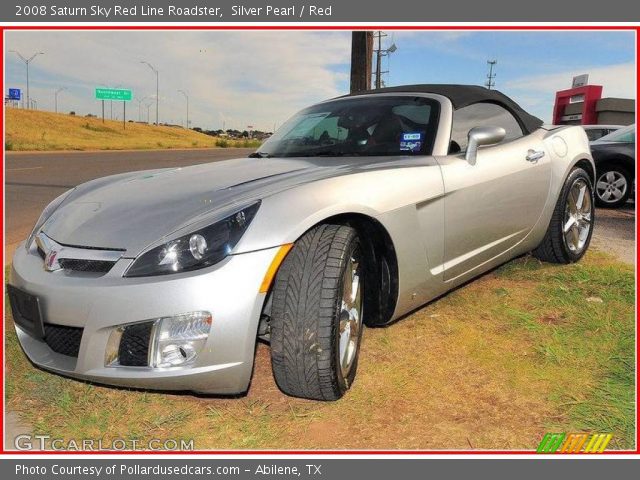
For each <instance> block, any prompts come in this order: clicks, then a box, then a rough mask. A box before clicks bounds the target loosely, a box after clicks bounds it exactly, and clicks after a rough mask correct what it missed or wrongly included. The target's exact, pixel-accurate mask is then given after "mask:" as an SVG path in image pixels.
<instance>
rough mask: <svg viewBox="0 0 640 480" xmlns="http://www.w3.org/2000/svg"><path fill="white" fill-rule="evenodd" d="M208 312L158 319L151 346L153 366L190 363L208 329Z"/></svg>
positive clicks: (203, 340)
mask: <svg viewBox="0 0 640 480" xmlns="http://www.w3.org/2000/svg"><path fill="white" fill-rule="evenodd" d="M211 321H212V318H211V314H210V313H209V312H191V313H186V314H184V315H177V316H175V317H165V318H161V319H159V320H158V323H157V324H156V330H155V341H154V343H153V356H152V358H153V366H154V367H175V366H178V365H188V364H190V363H193V362H194V361H195V359H196V357H197V356H198V354H199V353H200V352H201V350H202V348H203V347H204V345H205V343H206V342H207V338H208V337H209V332H210V330H211Z"/></svg>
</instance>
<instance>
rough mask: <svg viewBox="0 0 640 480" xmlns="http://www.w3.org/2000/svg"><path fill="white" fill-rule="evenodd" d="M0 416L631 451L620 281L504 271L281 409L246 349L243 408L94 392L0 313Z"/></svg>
mask: <svg viewBox="0 0 640 480" xmlns="http://www.w3.org/2000/svg"><path fill="white" fill-rule="evenodd" d="M7 318H8V319H9V321H8V322H7V340H6V348H7V350H6V359H7V363H6V372H7V379H6V382H7V383H6V386H7V388H6V395H7V408H8V409H10V410H14V411H17V412H18V413H19V414H20V416H21V417H22V419H23V420H24V421H26V422H27V423H28V424H30V425H31V426H32V427H33V430H34V432H35V433H44V434H49V435H52V436H61V437H63V438H68V439H79V438H87V437H88V438H102V439H105V440H109V439H113V438H116V437H118V438H120V437H124V438H131V439H138V440H145V439H149V438H178V439H180V438H182V439H187V440H189V439H193V440H194V444H195V447H196V448H197V449H229V448H232V449H318V448H323V449H324V448H326V449H347V448H349V449H441V448H449V449H451V448H455V449H468V448H470V446H471V447H472V448H480V449H531V450H533V449H535V448H536V446H537V444H538V442H539V441H540V439H541V438H542V436H543V435H544V434H545V433H546V432H548V431H554V432H578V431H586V432H599V433H608V432H611V433H613V440H612V442H611V444H610V447H609V448H615V449H632V448H634V436H633V435H634V400H635V399H634V391H635V388H634V374H635V372H634V366H635V357H634V348H635V344H634V334H635V319H634V272H633V269H632V267H630V266H627V265H624V264H621V263H619V262H617V261H615V260H613V259H611V258H610V257H608V256H606V255H604V254H600V253H597V252H590V253H589V254H588V255H587V256H586V257H585V258H584V259H583V260H582V261H581V262H580V263H578V264H574V265H568V266H557V265H549V264H543V263H540V262H538V261H537V260H535V259H533V258H531V257H523V258H520V259H517V260H515V261H513V262H510V263H508V264H506V265H504V266H503V267H501V268H499V269H497V270H495V271H494V272H491V273H489V274H487V275H485V276H483V277H481V278H480V279H477V280H475V281H473V282H471V283H469V284H468V285H466V286H464V287H462V288H460V289H457V290H455V291H454V292H451V293H450V294H448V295H446V296H445V297H443V298H441V299H440V300H438V301H436V302H433V303H431V304H429V305H427V306H426V307H424V308H422V309H421V310H419V311H417V312H415V313H414V314H412V315H411V316H409V317H407V318H405V319H403V320H402V321H400V322H398V323H396V324H394V325H392V326H390V327H389V328H384V329H368V330H367V331H366V332H365V336H364V343H363V345H362V350H361V358H360V366H359V372H358V377H357V379H356V382H355V384H354V386H353V388H352V389H351V390H350V392H349V393H348V394H347V396H346V397H345V398H344V399H343V400H341V401H339V402H333V403H323V402H310V401H305V400H300V399H294V398H290V397H286V396H284V395H283V394H282V393H280V392H279V390H278V389H277V387H276V386H275V384H274V382H273V379H272V376H271V371H270V364H269V352H268V348H267V347H265V346H262V345H261V346H259V348H258V355H257V360H256V366H255V373H254V378H253V381H252V388H251V390H250V392H249V394H248V396H246V397H242V398H232V399H229V398H215V397H210V398H206V397H195V396H191V395H188V394H180V395H179V394H167V393H155V392H140V391H130V390H126V389H115V388H109V387H102V386H94V385H90V384H86V383H82V382H78V381H74V380H69V379H65V378H62V377H59V376H56V375H52V374H49V373H46V372H43V371H40V370H38V369H35V368H34V367H33V366H31V365H30V364H29V362H28V361H27V360H26V359H25V357H24V355H23V353H22V352H21V350H20V347H19V345H18V343H17V340H16V337H15V334H14V333H13V326H12V322H11V321H10V313H9V312H7Z"/></svg>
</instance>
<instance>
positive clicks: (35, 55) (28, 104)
mask: <svg viewBox="0 0 640 480" xmlns="http://www.w3.org/2000/svg"><path fill="white" fill-rule="evenodd" d="M9 51H10V52H12V53H15V54H16V55H18V56H19V57H20V59H21V60H22V61H23V62H24V64H25V65H26V66H27V108H31V104H30V103H29V64H30V63H31V62H32V61H33V59H34V58H36V57H37V56H38V55H44V52H37V53H34V54H33V55H31V56H30V57H29V58H26V57H23V56H22V55H21V54H20V52H18V51H17V50H9Z"/></svg>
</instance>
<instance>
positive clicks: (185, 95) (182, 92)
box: [178, 90, 189, 130]
mask: <svg viewBox="0 0 640 480" xmlns="http://www.w3.org/2000/svg"><path fill="white" fill-rule="evenodd" d="M178 92H180V93H181V94H182V95H184V98H186V99H187V130H188V129H189V96H188V95H187V94H186V93H185V92H184V90H178Z"/></svg>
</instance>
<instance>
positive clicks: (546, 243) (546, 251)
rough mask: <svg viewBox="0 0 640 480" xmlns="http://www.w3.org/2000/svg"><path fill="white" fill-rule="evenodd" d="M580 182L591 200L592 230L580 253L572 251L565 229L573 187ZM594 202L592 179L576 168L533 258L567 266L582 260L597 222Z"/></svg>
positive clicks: (564, 187) (564, 186)
mask: <svg viewBox="0 0 640 480" xmlns="http://www.w3.org/2000/svg"><path fill="white" fill-rule="evenodd" d="M578 181H584V183H585V184H586V185H587V191H588V194H589V198H590V200H591V221H590V222H591V228H590V229H589V232H588V235H587V237H586V239H585V242H584V246H583V247H582V248H581V249H580V250H578V251H572V250H571V249H570V248H569V246H568V244H567V241H566V238H565V235H564V232H563V227H564V223H565V212H566V208H567V201H568V198H569V193H570V191H571V188H572V187H573V185H574V184H575V183H576V182H578ZM593 202H594V198H593V186H592V183H591V178H590V177H589V175H588V174H587V172H585V171H584V170H583V169H582V168H574V169H573V170H572V171H571V173H570V174H569V176H568V177H567V179H566V180H565V182H564V185H563V187H562V190H561V191H560V196H559V197H558V202H557V203H556V206H555V209H554V210H553V215H552V217H551V221H550V222H549V227H548V228H547V233H546V234H545V236H544V239H543V240H542V242H541V243H540V245H538V247H537V248H536V249H535V250H534V251H533V252H532V254H533V256H534V257H536V258H537V259H539V260H542V261H543V262H550V263H564V264H567V263H573V262H577V261H578V260H580V259H581V258H582V256H583V255H584V254H585V252H586V251H587V249H588V248H589V243H590V242H591V235H592V234H593V224H594V221H595V208H593Z"/></svg>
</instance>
